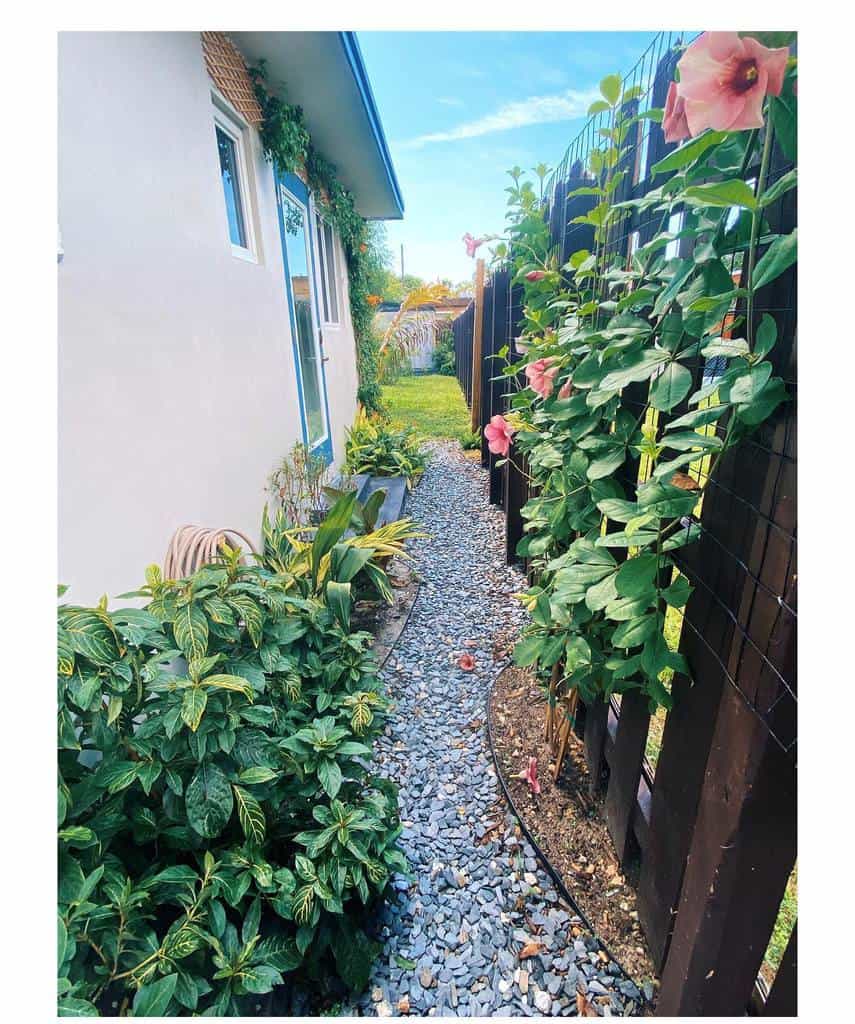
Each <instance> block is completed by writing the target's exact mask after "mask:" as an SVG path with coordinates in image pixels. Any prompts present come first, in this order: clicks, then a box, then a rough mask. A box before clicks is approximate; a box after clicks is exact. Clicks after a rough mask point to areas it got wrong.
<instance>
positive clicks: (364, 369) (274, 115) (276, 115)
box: [249, 61, 381, 412]
mask: <svg viewBox="0 0 855 1024" xmlns="http://www.w3.org/2000/svg"><path fill="white" fill-rule="evenodd" d="M249 74H250V77H251V78H252V82H253V86H254V88H255V96H256V99H257V101H258V104H259V106H260V108H261V113H262V116H263V118H264V120H263V122H262V125H261V128H260V129H259V133H260V135H261V142H262V145H263V146H264V152H265V155H266V156H267V159H268V160H270V162H271V163H273V164H275V165H276V166H277V167H279V168H280V169H281V170H283V171H290V172H292V173H298V172H302V173H303V174H304V175H305V177H306V181H307V184H308V186H309V189H310V190H311V192H312V197H313V199H314V201H315V204H316V205H317V206H318V208H319V209H321V210H322V212H323V214H324V217H325V218H326V219H327V220H328V221H329V222H330V223H331V224H332V226H333V227H334V228H335V230H336V232H337V233H338V236H339V238H340V239H341V243H342V247H343V248H344V253H345V258H346V260H347V272H348V281H349V292H350V318H351V321H352V323H353V333H354V337H355V339H356V366H357V371H358V374H359V389H358V391H357V399H358V400H359V402H360V403H361V404H362V406H363V407H364V408H365V409H366V410H367V411H368V412H378V411H380V408H381V403H380V384H379V382H378V379H377V340H376V338H375V336H374V331H373V328H372V323H373V319H374V311H373V310H372V308H371V305H370V304H369V302H368V301H367V299H368V264H369V260H368V259H367V256H368V250H369V247H370V245H371V237H370V234H369V231H368V228H367V225H366V222H365V220H364V219H363V218H362V217H360V215H359V213H358V212H357V210H356V206H355V204H354V201H353V196H352V195H351V193H350V192H349V191H348V190H347V189H346V188H344V186H343V185H342V184H341V183H340V182H339V181H338V179H337V178H336V171H335V167H334V166H333V164H331V163H330V162H329V160H327V159H326V158H325V157H324V156H323V155H322V154H321V153H319V152H318V150H317V149H315V147H314V146H313V145H312V139H311V136H310V135H309V132H308V129H307V128H306V124H305V120H304V118H303V111H302V108H301V107H299V106H296V105H294V104H290V103H286V102H285V101H284V100H282V99H280V98H279V97H278V96H274V95H273V94H272V93H271V92H270V91H269V90H268V89H267V86H266V84H265V82H266V71H265V66H264V62H263V61H262V62H261V63H260V64H259V65H258V67H254V68H250V69H249Z"/></svg>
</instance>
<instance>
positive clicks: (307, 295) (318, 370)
mask: <svg viewBox="0 0 855 1024" xmlns="http://www.w3.org/2000/svg"><path fill="white" fill-rule="evenodd" d="M276 193H277V206H278V208H279V232H280V235H281V237H282V259H283V263H284V264H285V291H286V294H287V298H288V310H289V314H290V317H291V337H292V339H293V342H294V361H295V363H296V366H297V390H298V392H299V396H300V420H301V423H302V427H303V440H304V441H305V443H306V445H307V446H308V447H309V448H310V449H311V451H312V452H313V453H314V454H315V455H319V456H321V457H322V458H324V459H325V460H326V461H327V462H331V461H332V456H333V450H332V437H331V433H330V417H329V405H328V403H327V389H326V375H325V373H324V358H323V349H322V340H321V334H320V329H319V327H318V322H319V315H318V299H317V289H316V288H315V278H314V267H315V260H314V250H313V248H312V233H311V231H310V229H309V193H308V189H307V188H306V186H305V185H304V184H303V182H302V181H300V179H299V178H298V177H297V176H296V175H295V174H278V173H277V176H276Z"/></svg>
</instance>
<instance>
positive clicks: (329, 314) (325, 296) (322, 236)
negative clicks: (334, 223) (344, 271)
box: [315, 217, 341, 324]
mask: <svg viewBox="0 0 855 1024" xmlns="http://www.w3.org/2000/svg"><path fill="white" fill-rule="evenodd" d="M315 231H316V235H317V239H318V263H319V264H320V268H321V297H322V303H323V316H324V323H327V324H337V323H340V322H341V321H340V318H339V300H338V275H337V271H338V258H337V256H336V244H335V235H334V234H333V229H332V227H331V226H330V225H329V224H327V223H326V222H325V221H324V220H323V219H322V218H321V217H315Z"/></svg>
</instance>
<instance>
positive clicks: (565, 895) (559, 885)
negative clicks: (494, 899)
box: [414, 602, 653, 1009]
mask: <svg viewBox="0 0 855 1024" xmlns="http://www.w3.org/2000/svg"><path fill="white" fill-rule="evenodd" d="M414 603H415V602H414ZM506 668H507V666H506ZM502 672H504V669H502ZM501 674H502V673H501V672H500V673H499V676H500V675H501ZM499 676H496V678H495V679H494V680H493V682H492V683H491V684H490V689H489V692H488V693H487V744H488V745H489V747H490V755H491V756H492V758H493V764H494V765H495V768H496V776H497V778H498V780H499V785H500V786H501V787H502V793H504V796H505V800H506V801H507V803H508V806H509V807H510V809H511V813H512V814H513V816H514V817H515V818H516V819H517V823H518V824H519V826H520V828H521V829H522V833H523V835H524V836H525V837H526V839H527V840H528V842H529V843H530V845H531V848H532V849H533V850H534V854H535V856H536V857H537V859H538V860H539V861H540V863H541V864H542V865H543V867H544V868H545V870H546V873H547V874H548V875H549V877H550V878H551V879H552V881H553V883H554V884H555V888H556V889H557V890H558V894H559V895H560V897H561V898H562V899H563V900H564V902H565V903H568V904H569V905H570V906H571V907H572V908H573V910H574V911H575V913H576V916H577V917H579V918H580V919H581V921H582V924H584V925H585V927H586V928H587V929H588V931H589V932H590V933H591V935H593V937H594V938H595V939H596V940H597V942H598V943H599V945H600V947H601V949H602V950H603V952H604V953H605V954H606V955H607V956H608V958H609V960H611V961H612V962H613V963H615V964H617V967H618V970H619V971H620V973H621V974H622V975H623V977H624V978H625V979H626V980H627V981H629V982H632V984H633V985H635V987H636V988H637V989H638V995H639V997H640V1005H641V1008H642V1009H644V1008H645V1007H647V1008H650V1009H652V1007H653V1003H652V1002H651V1001H650V1000H649V999H648V998H647V996H646V995H645V994H644V989H643V988H642V987H641V985H639V984H638V982H637V981H636V980H635V978H633V977H632V976H631V975H630V974H629V972H628V971H627V970H626V968H625V967H624V966H623V964H622V963H621V962H620V961H619V960H618V959H617V957H616V956H615V955H614V954H613V953H612V951H611V950H610V949H609V947H608V946H607V945H606V944H605V942H603V940H602V939H601V938H600V936H599V935H598V934H597V930H596V929H595V928H594V926H593V925H592V924H591V922H590V921H589V920H588V918H587V916H586V914H585V912H584V911H583V910H582V908H581V907H580V906H579V904H578V903H577V902H576V900H575V899H574V898H573V897H572V896H571V895H570V891H569V889H568V888H567V886H566V885H565V884H564V880H563V879H562V877H561V875H560V874H559V873H558V871H557V870H556V869H555V868H554V867H553V865H552V862H551V861H550V860H549V858H548V857H547V856H546V854H545V853H544V852H543V850H541V848H540V846H539V845H538V843H537V841H536V840H535V838H534V836H533V835H532V834H531V832H530V831H529V829H528V826H527V825H526V823H525V821H524V820H523V818H522V815H521V814H520V812H519V811H518V810H517V807H516V804H515V803H514V800H513V797H512V796H511V793H510V790H509V789H508V787H507V785H506V784H505V779H504V776H503V775H502V769H501V768H500V766H499V759H498V757H496V749H495V747H494V746H493V690H494V688H495V686H496V683H497V682H498V680H499Z"/></svg>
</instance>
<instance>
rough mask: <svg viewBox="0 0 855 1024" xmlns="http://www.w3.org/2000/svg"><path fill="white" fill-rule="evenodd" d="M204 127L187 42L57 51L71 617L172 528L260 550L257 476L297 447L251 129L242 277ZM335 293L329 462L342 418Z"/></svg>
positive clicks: (65, 538) (205, 96) (273, 257)
mask: <svg viewBox="0 0 855 1024" xmlns="http://www.w3.org/2000/svg"><path fill="white" fill-rule="evenodd" d="M212 118H213V106H212V99H211V83H210V80H209V78H208V76H207V73H206V70H205V65H204V60H203V57H202V51H201V47H200V41H199V36H198V34H197V33H130V32H128V33H91V34H89V33H73V34H69V33H64V34H61V35H60V39H59V226H60V230H61V233H62V245H63V250H64V256H63V259H62V262H61V263H60V264H59V266H58V277H59V283H58V288H59V580H60V581H61V582H63V583H67V584H69V585H70V586H71V588H72V589H71V592H70V593H69V595H68V599H70V600H72V601H74V602H75V603H88V602H92V601H94V600H97V598H98V597H99V596H100V595H101V594H102V593H105V592H106V593H108V594H110V595H111V596H112V595H115V594H117V593H120V592H122V591H123V590H128V589H131V588H133V587H134V586H136V585H137V584H138V583H139V582H140V581H141V580H142V577H143V571H144V569H145V567H146V565H147V564H149V563H151V562H157V563H159V564H160V563H162V561H163V556H164V554H165V551H166V546H167V543H168V541H169V539H170V537H171V535H172V533H173V531H174V530H175V529H176V527H178V526H180V525H181V524H183V523H199V524H203V525H207V526H233V527H236V528H238V529H241V530H243V531H244V532H246V533H247V534H249V535H250V536H252V537H254V538H257V537H258V534H259V523H260V517H261V509H262V503H263V501H264V486H265V479H266V477H267V474H268V473H269V472H270V470H271V469H272V467H273V465H274V463H275V461H276V459H277V457H278V456H280V455H282V454H283V453H284V452H285V451H286V450H287V449H288V448H289V447H290V446H291V444H293V442H294V441H295V440H300V439H301V438H302V435H301V426H300V417H299V410H298V398H297V383H296V370H295V366H294V359H293V351H292V342H291V337H290V328H289V321H288V309H287V300H286V296H285V290H284V277H283V264H282V250H281V243H280V237H279V228H278V221H277V214H276V206H275V195H274V188H273V177H272V172H271V169H270V167H269V166H268V164H267V163H266V162H265V160H264V158H263V155H262V153H261V150H260V146H259V142H258V136H257V134H256V133H255V132H251V133H250V136H251V139H252V145H253V149H254V152H253V158H252V166H251V168H250V175H251V178H252V182H251V191H252V192H253V193H254V197H255V201H256V221H255V229H256V238H257V242H258V248H259V259H258V262H257V263H250V262H246V261H244V260H241V259H238V258H236V257H235V256H234V255H233V254H232V252H231V247H230V244H229V239H228V234H227V226H226V218H225V209H224V201H223V193H222V186H221V183H220V178H219V166H218V159H217V150H216V144H215V138H214V129H213V120H212ZM340 256H343V254H341V253H340ZM339 263H340V267H341V269H342V270H343V268H344V260H343V258H342V259H340V261H339ZM339 287H340V293H342V294H343V295H344V296H345V301H344V302H343V303H342V305H343V309H344V314H343V316H344V323H343V325H342V327H341V328H339V329H333V328H325V329H324V338H325V350H326V351H325V354H326V355H327V356H328V357H329V359H328V362H327V363H326V376H327V387H328V395H329V407H330V416H331V420H332V424H331V425H332V432H333V443H334V461H335V462H336V464H338V463H340V461H341V459H342V457H343V454H344V431H345V428H346V427H347V426H348V425H349V424H350V423H351V421H352V419H353V416H354V413H355V408H356V399H355V393H356V358H355V348H354V341H353V334H352V328H351V325H350V319H349V313H348V308H349V307H348V305H347V301H346V284H345V282H344V281H340V282H339Z"/></svg>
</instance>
